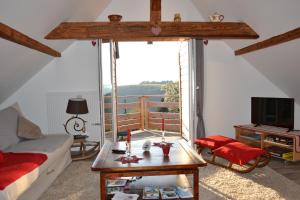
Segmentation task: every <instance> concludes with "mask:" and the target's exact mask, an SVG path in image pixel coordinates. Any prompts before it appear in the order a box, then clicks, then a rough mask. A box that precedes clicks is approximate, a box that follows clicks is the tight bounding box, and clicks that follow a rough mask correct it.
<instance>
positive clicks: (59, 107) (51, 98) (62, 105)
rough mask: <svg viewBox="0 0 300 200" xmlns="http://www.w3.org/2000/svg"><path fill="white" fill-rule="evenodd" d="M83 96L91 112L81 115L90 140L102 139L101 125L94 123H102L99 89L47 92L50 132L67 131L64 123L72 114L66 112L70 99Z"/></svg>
mask: <svg viewBox="0 0 300 200" xmlns="http://www.w3.org/2000/svg"><path fill="white" fill-rule="evenodd" d="M77 96H81V97H82V98H85V99H86V100H87V104H88V109H89V113H88V114H85V115H80V117H82V118H83V119H84V120H86V121H87V123H86V128H87V129H86V133H87V135H89V138H88V140H92V141H100V138H101V135H100V134H101V133H100V130H101V129H100V126H99V125H98V126H95V125H92V124H95V123H100V110H99V109H100V108H99V104H100V103H99V96H98V92H97V91H89V92H49V93H47V119H48V132H49V133H65V129H64V126H63V124H65V122H66V121H67V120H68V119H69V118H70V117H71V116H72V115H70V114H67V113H66V108H67V104H68V99H70V98H74V97H77Z"/></svg>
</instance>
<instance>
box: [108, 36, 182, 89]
mask: <svg viewBox="0 0 300 200" xmlns="http://www.w3.org/2000/svg"><path fill="white" fill-rule="evenodd" d="M180 44H181V43H180V42H154V43H153V44H152V45H149V44H147V42H120V43H119V53H120V58H119V59H118V60H117V85H135V84H139V83H141V82H142V81H163V80H172V81H178V80H179V65H178V53H179V50H180ZM102 58H103V72H104V73H103V74H104V82H105V85H106V84H108V83H109V81H110V76H109V70H108V69H107V68H108V67H109V63H110V60H109V46H108V45H107V44H106V46H104V47H103V57H102Z"/></svg>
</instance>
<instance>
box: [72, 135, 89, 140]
mask: <svg viewBox="0 0 300 200" xmlns="http://www.w3.org/2000/svg"><path fill="white" fill-rule="evenodd" d="M88 137H89V136H87V135H74V139H86V138H88Z"/></svg>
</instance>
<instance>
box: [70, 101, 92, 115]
mask: <svg viewBox="0 0 300 200" xmlns="http://www.w3.org/2000/svg"><path fill="white" fill-rule="evenodd" d="M66 112H67V113H69V114H75V115H80V114H87V113H88V112H89V110H88V106H87V102H86V99H83V98H72V99H69V102H68V106H67V110H66Z"/></svg>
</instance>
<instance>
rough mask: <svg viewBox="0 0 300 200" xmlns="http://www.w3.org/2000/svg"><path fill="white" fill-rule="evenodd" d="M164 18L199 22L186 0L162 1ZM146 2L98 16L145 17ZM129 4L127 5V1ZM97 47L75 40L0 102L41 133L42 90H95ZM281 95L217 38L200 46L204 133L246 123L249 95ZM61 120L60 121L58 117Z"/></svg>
mask: <svg viewBox="0 0 300 200" xmlns="http://www.w3.org/2000/svg"><path fill="white" fill-rule="evenodd" d="M162 2H163V5H162V8H163V15H162V18H163V19H164V20H172V19H173V16H174V13H177V12H179V13H181V16H182V20H186V21H191V20H195V21H203V18H202V17H201V15H200V14H199V13H198V11H197V10H196V8H195V7H194V5H193V3H192V1H191V0H187V1H182V0H164V1H162ZM148 3H149V1H147V2H146V3H145V1H141V0H113V1H112V2H111V4H109V6H108V7H107V8H106V9H105V10H104V12H103V13H102V14H101V15H100V17H99V19H102V20H107V15H109V14H113V13H118V14H122V15H123V20H135V21H136V20H140V21H142V20H148V19H149V4H148ZM132 5H134V7H135V9H134V8H133V6H132ZM96 54H97V49H96V48H95V47H92V46H91V45H90V41H86V42H82V41H81V42H75V43H74V44H73V45H71V46H70V47H69V48H68V49H67V50H65V51H64V52H63V54H62V58H60V59H56V60H53V61H52V62H51V63H50V64H48V65H47V66H45V68H44V69H43V70H42V71H40V72H39V73H38V74H36V75H35V76H34V77H33V78H32V79H31V80H30V81H28V82H27V83H26V84H25V85H24V86H23V87H22V88H20V89H19V90H18V91H17V92H16V93H15V94H14V95H12V96H11V97H10V98H8V99H7V100H6V101H5V102H4V103H3V104H2V105H1V106H0V109H1V108H4V107H6V106H9V105H11V104H13V103H14V102H16V101H18V102H19V103H20V105H21V107H22V109H23V110H24V112H25V114H26V115H27V116H28V117H29V118H30V119H31V120H33V121H34V122H36V123H37V124H39V125H40V126H41V127H42V129H43V131H45V132H47V130H48V124H47V115H46V111H47V108H46V94H47V93H48V92H59V91H61V92H75V93H80V91H97V85H98V82H97V80H98V79H97V59H96V56H97V55H96ZM251 96H276V97H285V96H286V95H285V94H284V93H282V92H281V91H280V90H279V89H278V88H277V87H275V86H274V85H273V84H272V83H271V82H270V81H268V80H267V79H266V78H265V77H264V76H262V75H261V74H260V73H259V72H258V71H256V70H255V68H254V67H253V66H251V65H249V64H248V63H247V62H246V61H245V60H244V59H243V58H241V57H235V56H234V54H233V50H232V49H231V48H229V47H228V46H227V45H226V44H225V43H224V42H222V41H216V42H213V41H209V44H208V46H206V47H205V108H204V109H205V124H206V130H207V133H208V134H213V133H221V134H225V135H229V136H233V134H234V132H233V131H234V130H233V125H235V124H244V123H245V124H247V123H249V122H250V97H251ZM298 119H300V117H299V107H298V106H297V107H296V128H299V127H300V126H299V120H298ZM62 123H63V122H62Z"/></svg>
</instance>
